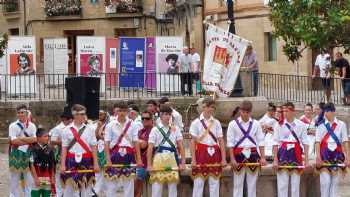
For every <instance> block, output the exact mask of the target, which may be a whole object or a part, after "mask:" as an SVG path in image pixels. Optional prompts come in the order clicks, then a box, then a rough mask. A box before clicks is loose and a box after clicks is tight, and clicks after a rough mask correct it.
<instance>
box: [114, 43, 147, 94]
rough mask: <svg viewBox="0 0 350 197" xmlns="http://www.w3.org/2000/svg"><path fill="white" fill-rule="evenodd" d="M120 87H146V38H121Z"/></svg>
mask: <svg viewBox="0 0 350 197" xmlns="http://www.w3.org/2000/svg"><path fill="white" fill-rule="evenodd" d="M119 41H120V48H119V53H120V55H119V57H120V63H119V86H120V87H123V88H143V87H144V72H145V66H144V51H145V39H144V38H120V40H119Z"/></svg>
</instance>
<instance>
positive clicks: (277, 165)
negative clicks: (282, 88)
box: [273, 102, 309, 197]
mask: <svg viewBox="0 0 350 197" xmlns="http://www.w3.org/2000/svg"><path fill="white" fill-rule="evenodd" d="M283 114H284V115H285V118H284V119H283V121H282V120H281V121H280V122H279V124H276V125H275V128H274V133H273V137H274V141H275V144H274V146H273V154H274V161H273V168H274V169H275V170H278V171H277V192H278V195H277V196H278V197H285V196H288V189H289V186H288V185H289V182H290V189H291V191H290V193H291V197H299V196H300V175H301V173H302V171H303V169H304V168H306V167H308V166H309V159H308V156H309V155H308V154H304V157H303V150H304V153H308V152H309V145H308V144H309V141H308V136H307V131H306V130H307V126H306V125H305V124H304V123H303V122H301V121H300V120H298V119H296V118H295V107H294V104H293V103H290V102H288V103H286V104H284V106H283ZM301 146H303V148H302V147H301Z"/></svg>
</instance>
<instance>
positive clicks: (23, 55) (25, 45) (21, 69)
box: [7, 36, 37, 95]
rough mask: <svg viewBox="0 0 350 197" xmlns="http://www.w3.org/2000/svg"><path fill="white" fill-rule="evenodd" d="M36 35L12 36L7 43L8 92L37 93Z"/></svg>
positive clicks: (12, 93)
mask: <svg viewBox="0 0 350 197" xmlns="http://www.w3.org/2000/svg"><path fill="white" fill-rule="evenodd" d="M35 54H36V47H35V37H32V36H27V37H19V36H11V37H10V38H9V40H8V45H7V73H8V74H9V75H10V76H9V77H8V79H7V93H8V94H10V95H30V94H35V93H36V91H37V88H36V75H35V74H36V55H35Z"/></svg>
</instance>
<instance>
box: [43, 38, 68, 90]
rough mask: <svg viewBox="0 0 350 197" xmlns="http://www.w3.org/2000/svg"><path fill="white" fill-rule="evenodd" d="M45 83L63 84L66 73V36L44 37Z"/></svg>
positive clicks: (52, 84)
mask: <svg viewBox="0 0 350 197" xmlns="http://www.w3.org/2000/svg"><path fill="white" fill-rule="evenodd" d="M44 73H45V74H46V75H45V85H47V86H51V87H52V86H59V85H63V84H64V81H65V77H67V76H66V75H67V74H68V43H67V38H46V39H44Z"/></svg>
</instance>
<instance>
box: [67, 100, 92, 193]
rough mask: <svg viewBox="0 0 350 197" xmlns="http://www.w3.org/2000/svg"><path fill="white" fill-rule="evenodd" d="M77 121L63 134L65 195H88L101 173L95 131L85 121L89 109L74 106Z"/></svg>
mask: <svg viewBox="0 0 350 197" xmlns="http://www.w3.org/2000/svg"><path fill="white" fill-rule="evenodd" d="M72 114H73V122H72V123H71V124H70V125H69V126H67V127H66V128H65V129H64V131H63V134H62V155H61V179H62V183H63V186H64V192H63V196H64V197H70V196H71V197H76V196H81V197H88V196H90V192H91V188H92V185H93V182H94V180H95V172H96V173H97V172H99V166H98V161H97V140H96V134H95V130H94V129H93V128H92V127H91V126H90V125H87V124H85V120H86V118H85V116H86V108H85V107H84V106H82V105H79V104H75V105H73V107H72Z"/></svg>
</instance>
